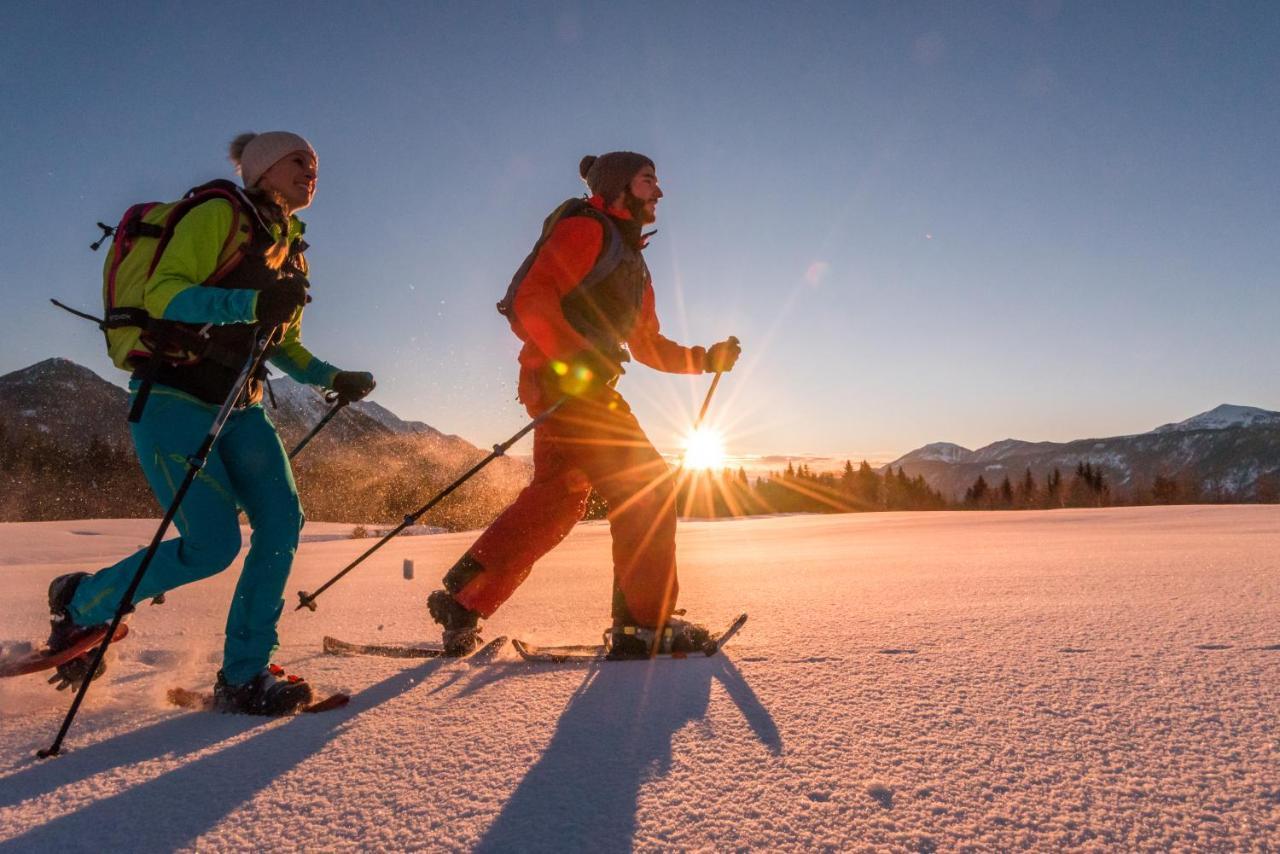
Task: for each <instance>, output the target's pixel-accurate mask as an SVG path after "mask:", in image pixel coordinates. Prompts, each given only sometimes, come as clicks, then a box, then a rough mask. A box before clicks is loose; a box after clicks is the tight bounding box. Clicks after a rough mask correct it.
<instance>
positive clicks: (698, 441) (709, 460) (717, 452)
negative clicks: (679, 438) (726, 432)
mask: <svg viewBox="0 0 1280 854" xmlns="http://www.w3.org/2000/svg"><path fill="white" fill-rule="evenodd" d="M724 460H725V457H724V437H723V436H721V435H720V433H719V431H717V430H713V429H711V428H710V427H699V428H698V429H697V430H694V431H693V432H692V433H690V434H689V435H688V436H687V437H686V438H685V440H684V467H685V468H687V469H720V468H724Z"/></svg>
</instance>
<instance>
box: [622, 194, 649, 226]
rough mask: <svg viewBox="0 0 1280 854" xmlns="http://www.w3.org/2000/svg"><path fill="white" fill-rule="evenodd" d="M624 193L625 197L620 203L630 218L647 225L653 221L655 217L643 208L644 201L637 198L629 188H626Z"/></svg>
mask: <svg viewBox="0 0 1280 854" xmlns="http://www.w3.org/2000/svg"><path fill="white" fill-rule="evenodd" d="M626 193H627V195H626V198H625V200H624V201H623V203H622V204H623V207H625V208H626V209H627V211H628V212H629V213H630V214H631V218H632V219H634V220H635V221H636V222H638V223H640V224H642V225H648V224H649V223H651V222H653V221H654V219H655V218H654V217H653V216H652V215H650V213H649V211H648V209H647V208H645V203H644V201H643V200H642V199H640V198H637V197H636V196H635V195H634V194H632V192H631V191H630V190H627V191H626Z"/></svg>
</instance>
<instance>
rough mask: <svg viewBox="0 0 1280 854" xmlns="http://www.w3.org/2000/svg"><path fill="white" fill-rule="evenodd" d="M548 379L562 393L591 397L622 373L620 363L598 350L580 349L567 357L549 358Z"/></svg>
mask: <svg viewBox="0 0 1280 854" xmlns="http://www.w3.org/2000/svg"><path fill="white" fill-rule="evenodd" d="M547 374H548V379H549V380H550V381H551V384H552V386H554V387H555V388H557V389H559V391H560V393H561V394H568V395H572V396H574V397H590V396H593V395H596V394H599V393H600V391H602V390H603V389H604V388H606V387H607V386H608V384H609V383H610V382H612V381H613V380H614V379H616V378H617V377H619V376H621V374H622V365H620V364H619V363H618V362H615V361H614V360H613V359H610V358H609V357H607V356H605V355H604V354H603V353H601V352H600V351H599V350H582V351H580V352H578V353H575V354H573V355H572V356H570V357H569V358H568V359H552V360H551V363H550V364H549V365H548V366H547Z"/></svg>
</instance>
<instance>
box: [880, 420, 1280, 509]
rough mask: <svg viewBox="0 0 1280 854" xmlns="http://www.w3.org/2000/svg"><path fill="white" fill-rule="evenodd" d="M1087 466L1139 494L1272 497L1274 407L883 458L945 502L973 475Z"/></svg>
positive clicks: (941, 446) (1276, 462)
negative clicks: (1158, 488)
mask: <svg viewBox="0 0 1280 854" xmlns="http://www.w3.org/2000/svg"><path fill="white" fill-rule="evenodd" d="M1082 463H1088V464H1089V465H1090V466H1091V467H1093V468H1094V469H1095V470H1100V471H1102V472H1103V474H1104V475H1105V476H1106V478H1107V481H1108V483H1109V484H1110V485H1111V487H1112V488H1113V489H1117V490H1119V491H1120V492H1122V493H1124V494H1127V495H1130V496H1134V497H1138V498H1140V497H1141V496H1142V495H1143V494H1144V493H1146V492H1149V491H1150V490H1151V488H1152V486H1153V484H1154V483H1155V480H1156V478H1157V477H1160V478H1164V479H1169V480H1173V481H1176V482H1177V483H1178V484H1180V485H1181V487H1182V491H1183V494H1184V495H1186V496H1188V497H1200V498H1204V499H1206V500H1215V501H1216V500H1240V501H1257V500H1267V501H1270V500H1275V497H1276V496H1275V495H1274V494H1273V493H1274V492H1275V491H1276V490H1277V488H1280V412H1272V411H1270V410H1266V409H1258V408H1256V407H1251V406H1237V405H1232V404H1222V405H1221V406H1218V407H1215V408H1214V409H1211V410H1209V411H1208V412H1202V413H1200V414H1199V415H1196V416H1193V417H1191V418H1188V419H1186V420H1185V421H1179V422H1176V423H1172V424H1164V425H1161V426H1159V427H1156V428H1155V429H1153V430H1151V431H1149V432H1146V433H1139V434H1136V435H1132V436H1113V437H1110V438H1102V439H1078V440H1075V441H1072V442H1026V441H1022V440H1019V439H1004V440H1002V441H999V442H994V443H992V444H990V445H987V446H985V447H982V448H978V449H977V450H969V449H968V448H964V447H961V446H960V445H955V444H952V443H950V442H935V443H933V444H929V445H925V446H924V447H921V448H917V449H915V450H914V451H911V452H910V453H908V454H904V455H903V456H902V457H899V458H898V459H896V460H894V461H893V462H891V463H889V466H888V468H892V469H894V470H896V469H898V468H901V469H902V470H903V471H904V472H905V473H906V474H907V475H908V476H909V477H915V476H916V475H920V476H922V477H924V479H925V481H926V482H927V483H928V484H929V485H930V486H931V487H933V488H934V489H937V490H938V491H940V492H941V493H942V494H943V495H944V496H946V497H947V498H949V499H952V500H955V499H958V498H960V497H961V496H963V494H964V492H965V490H966V489H968V488H969V487H970V486H972V485H973V483H974V481H975V480H977V478H978V477H979V476H982V477H983V478H985V479H986V481H987V482H988V483H989V484H991V485H992V486H995V485H996V484H998V483H1000V482H1001V481H1002V480H1003V479H1004V478H1005V477H1008V478H1010V480H1012V481H1014V482H1015V483H1016V482H1017V481H1018V480H1019V479H1020V478H1022V477H1024V475H1025V473H1026V471H1027V470H1028V469H1030V470H1031V472H1032V475H1033V477H1035V478H1037V479H1038V480H1040V481H1041V482H1043V480H1044V478H1045V477H1046V476H1048V475H1049V473H1050V472H1052V471H1053V470H1054V469H1057V470H1058V471H1060V472H1061V473H1062V474H1063V475H1066V476H1070V475H1071V473H1072V472H1073V471H1074V470H1075V469H1076V467H1077V466H1079V465H1080V464H1082Z"/></svg>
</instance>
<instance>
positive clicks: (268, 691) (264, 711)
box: [213, 664, 311, 717]
mask: <svg viewBox="0 0 1280 854" xmlns="http://www.w3.org/2000/svg"><path fill="white" fill-rule="evenodd" d="M213 702H214V706H215V707H216V708H217V709H218V711H220V712H229V713H231V714H239V715H268V716H271V717H278V716H280V715H290V714H293V713H294V712H296V711H298V710H299V709H301V708H302V707H303V706H306V705H308V704H309V703H310V702H311V686H310V685H308V684H307V681H306V680H305V679H303V678H302V677H301V676H294V675H292V674H286V673H285V672H284V668H283V667H280V666H278V665H275V664H272V665H269V666H268V667H267V669H266V670H262V671H260V672H259V673H258V675H257V676H255V677H253V678H252V679H250V680H249V681H248V682H245V683H243V684H241V685H229V684H227V680H226V677H225V676H223V674H222V671H221V670H219V671H218V681H217V683H216V684H215V685H214V686H213Z"/></svg>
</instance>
